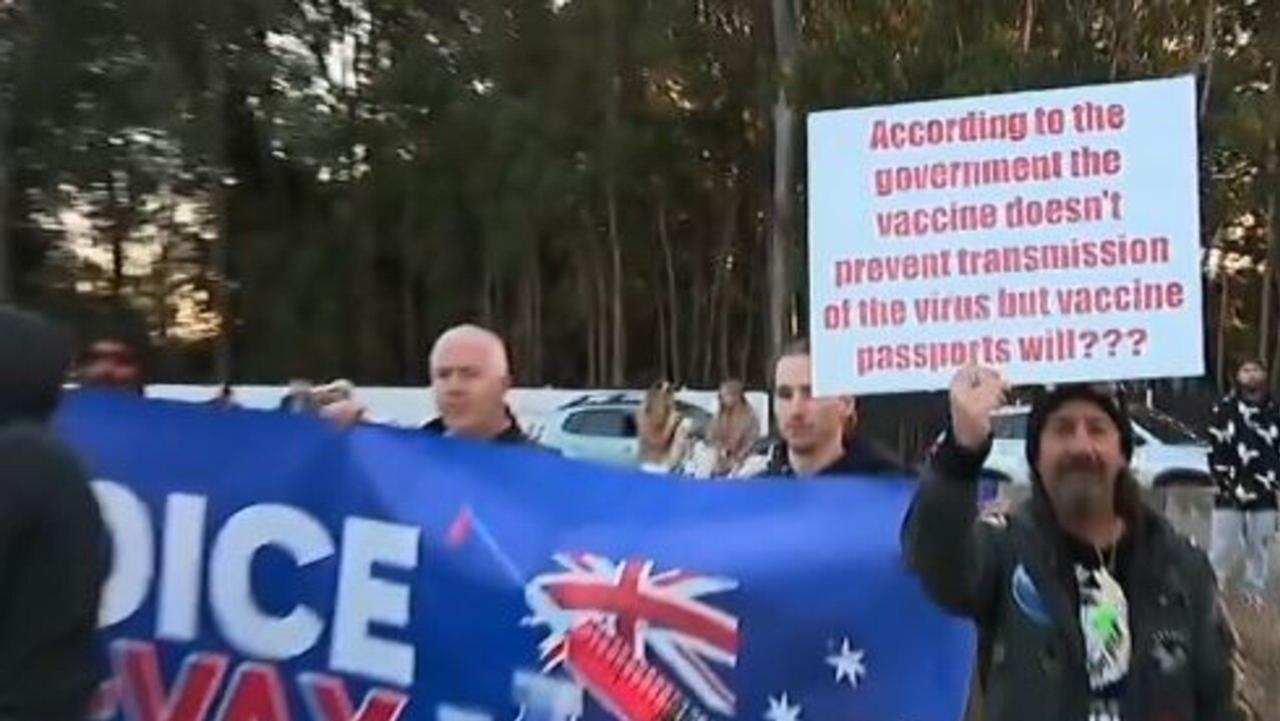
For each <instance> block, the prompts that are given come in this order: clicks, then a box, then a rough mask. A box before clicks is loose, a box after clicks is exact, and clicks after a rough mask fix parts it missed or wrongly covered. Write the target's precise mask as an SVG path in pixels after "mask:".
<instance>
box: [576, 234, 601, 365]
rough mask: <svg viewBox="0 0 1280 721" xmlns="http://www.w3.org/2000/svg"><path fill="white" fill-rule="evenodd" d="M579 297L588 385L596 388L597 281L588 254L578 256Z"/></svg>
mask: <svg viewBox="0 0 1280 721" xmlns="http://www.w3.org/2000/svg"><path fill="white" fill-rule="evenodd" d="M577 265H578V269H579V270H578V298H579V300H580V301H581V303H582V318H583V325H584V326H585V327H586V339H587V347H586V351H587V352H586V360H587V387H589V388H594V387H596V385H597V384H598V383H599V381H600V376H599V374H598V372H597V368H598V367H599V364H598V359H597V353H596V347H597V346H596V332H597V331H596V311H595V309H596V303H595V283H593V282H592V280H591V278H592V275H593V273H592V272H591V269H592V264H591V263H590V262H589V261H588V260H587V259H586V255H585V254H583V255H579V256H578V264H577Z"/></svg>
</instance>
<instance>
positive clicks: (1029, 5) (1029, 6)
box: [957, 0, 1036, 55]
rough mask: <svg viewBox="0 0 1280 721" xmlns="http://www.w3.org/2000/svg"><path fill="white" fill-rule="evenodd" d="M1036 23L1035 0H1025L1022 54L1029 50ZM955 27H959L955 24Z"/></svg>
mask: <svg viewBox="0 0 1280 721" xmlns="http://www.w3.org/2000/svg"><path fill="white" fill-rule="evenodd" d="M1035 25H1036V0H1026V5H1025V8H1024V9H1023V13H1022V54H1023V55H1027V54H1028V53H1030V52H1031V34H1032V31H1033V30H1034V29H1035ZM957 27H959V26H958V25H957Z"/></svg>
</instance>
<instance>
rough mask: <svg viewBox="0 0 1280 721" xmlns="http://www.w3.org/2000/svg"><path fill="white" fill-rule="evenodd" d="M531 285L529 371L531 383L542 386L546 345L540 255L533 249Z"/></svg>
mask: <svg viewBox="0 0 1280 721" xmlns="http://www.w3.org/2000/svg"><path fill="white" fill-rule="evenodd" d="M530 280H531V281H532V283H533V288H532V298H531V299H530V300H531V301H532V304H533V308H532V309H531V310H530V311H529V317H530V319H531V320H532V321H533V329H532V331H531V333H532V336H533V337H532V339H531V341H532V343H533V367H532V368H530V369H529V374H530V379H531V382H532V383H534V384H536V385H542V384H543V383H544V382H545V376H546V368H545V361H546V344H545V343H543V337H542V306H543V286H542V255H541V253H538V252H537V250H536V249H535V252H534V255H533V268H532V272H531V275H530Z"/></svg>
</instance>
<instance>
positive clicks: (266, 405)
mask: <svg viewBox="0 0 1280 721" xmlns="http://www.w3.org/2000/svg"><path fill="white" fill-rule="evenodd" d="M218 390H219V387H218V386H208V385H152V386H148V387H147V396H148V397H150V398H160V399H167V400H178V401H186V402H192V403H202V402H205V401H209V400H212V399H213V398H214V397H215V396H216V395H217V394H218ZM232 390H233V391H234V393H235V400H236V402H237V403H238V404H240V405H241V406H242V407H245V408H257V409H274V408H276V407H277V406H279V404H280V400H281V399H282V398H284V395H285V392H286V391H287V390H288V389H287V388H286V387H285V386H262V385H245V386H233V388H232ZM642 392H643V391H640V390H636V389H625V390H621V391H611V390H600V389H575V388H513V389H511V392H510V393H509V394H508V395H507V400H508V402H509V403H510V404H511V410H512V412H514V413H515V414H516V418H517V419H518V420H519V421H520V424H521V425H522V426H523V427H524V428H525V430H527V431H530V432H536V431H537V430H538V429H539V428H540V426H541V425H542V423H543V419H544V418H545V417H546V416H547V414H549V413H551V412H552V411H554V410H555V409H557V408H559V407H560V406H562V405H564V404H566V403H568V402H570V401H572V400H574V399H576V398H580V397H582V396H584V395H593V396H596V395H607V394H610V393H642ZM677 397H678V398H680V399H681V400H683V401H686V402H688V403H692V404H694V405H697V406H699V407H701V408H704V409H706V410H707V411H708V412H711V413H714V412H715V411H716V407H717V401H716V392H715V391H697V390H685V391H680V392H679V393H678V394H677ZM356 398H357V399H358V400H359V401H360V402H361V403H363V404H364V405H365V407H367V408H368V409H369V417H370V419H372V420H374V421H377V422H379V423H386V424H389V425H396V426H405V427H417V426H421V425H423V424H424V423H426V422H427V421H428V420H430V419H432V418H434V417H435V416H436V403H435V396H434V395H433V394H432V392H431V389H430V388H427V387H404V388H401V387H387V386H366V387H357V388H356ZM747 400H748V401H749V402H750V403H751V406H752V407H753V408H754V409H755V411H756V413H757V414H758V415H759V417H760V420H761V424H762V425H763V426H766V427H767V426H768V418H769V394H767V393H764V392H759V391H752V392H749V393H747Z"/></svg>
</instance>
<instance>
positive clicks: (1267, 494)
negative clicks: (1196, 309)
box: [1209, 360, 1280, 606]
mask: <svg viewBox="0 0 1280 721" xmlns="http://www.w3.org/2000/svg"><path fill="white" fill-rule="evenodd" d="M1209 435H1210V436H1211V437H1212V446H1211V449H1210V452H1209V466H1210V471H1211V472H1212V473H1213V479H1214V481H1215V482H1216V483H1217V486H1218V494H1217V496H1216V498H1215V499H1214V503H1213V544H1212V547H1211V551H1210V554H1209V556H1210V558H1211V559H1212V560H1213V566H1214V568H1216V569H1217V571H1218V580H1219V581H1220V582H1223V583H1225V582H1226V580H1227V577H1228V575H1229V571H1230V570H1231V567H1232V565H1233V562H1234V561H1235V557H1236V555H1237V552H1238V551H1240V550H1243V551H1244V552H1245V559H1246V563H1245V566H1246V568H1245V579H1244V582H1245V598H1246V601H1247V602H1248V603H1250V604H1251V605H1253V606H1260V605H1262V603H1263V599H1264V598H1266V592H1267V571H1268V568H1269V567H1270V566H1271V558H1270V549H1271V543H1272V540H1273V538H1274V537H1275V534H1276V523H1277V517H1278V516H1277V513H1276V507H1277V504H1276V495H1277V493H1276V491H1277V488H1280V410H1278V409H1277V407H1276V403H1275V401H1274V400H1272V398H1271V396H1270V395H1269V394H1268V393H1267V372H1266V368H1265V367H1264V366H1263V365H1262V363H1261V362H1260V361H1256V360H1251V361H1246V362H1245V363H1242V364H1241V365H1240V368H1239V370H1238V371H1236V388H1235V390H1233V391H1232V392H1231V394H1230V395H1228V396H1227V397H1225V398H1223V399H1222V400H1221V401H1219V402H1218V404H1217V405H1216V406H1214V408H1213V420H1212V422H1211V424H1210V426H1209Z"/></svg>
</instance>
